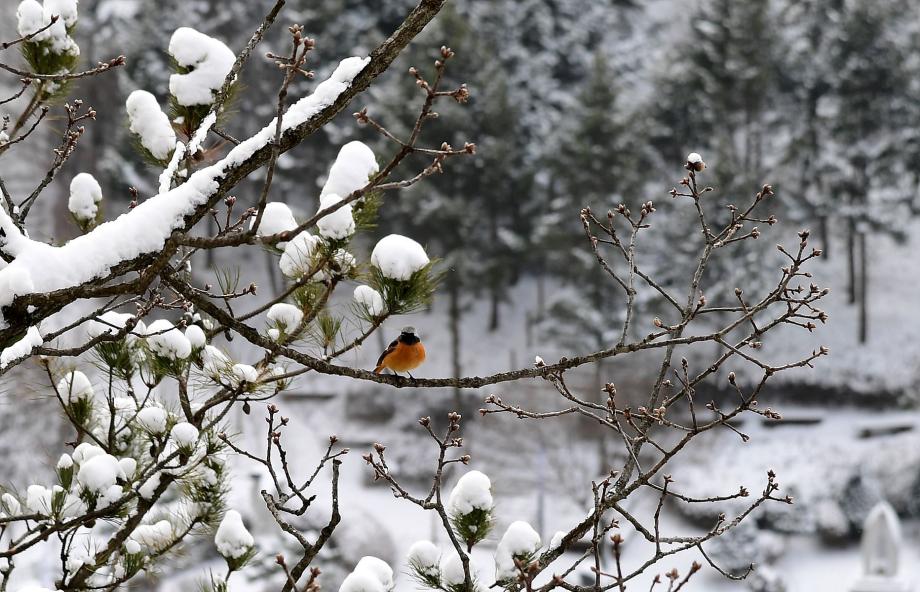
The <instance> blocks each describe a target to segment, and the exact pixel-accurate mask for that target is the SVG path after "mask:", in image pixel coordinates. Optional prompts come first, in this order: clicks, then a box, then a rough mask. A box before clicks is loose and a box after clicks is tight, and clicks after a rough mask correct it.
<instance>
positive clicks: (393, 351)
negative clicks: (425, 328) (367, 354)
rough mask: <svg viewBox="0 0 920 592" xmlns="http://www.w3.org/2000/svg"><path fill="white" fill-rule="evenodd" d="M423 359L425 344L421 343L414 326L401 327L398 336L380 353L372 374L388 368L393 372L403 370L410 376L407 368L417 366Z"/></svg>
mask: <svg viewBox="0 0 920 592" xmlns="http://www.w3.org/2000/svg"><path fill="white" fill-rule="evenodd" d="M424 361H425V346H424V345H422V340H421V339H419V336H418V332H417V331H416V330H415V327H403V328H402V333H400V334H399V337H397V338H396V339H394V340H393V343H391V344H390V345H389V346H388V347H387V348H386V349H385V350H383V353H382V354H380V357H379V358H378V359H377V367H376V368H374V374H380V373H381V372H383V369H384V368H389V369H390V370H392V371H393V372H397V373H398V372H405V373H407V374H409V377H410V378H412V374H410V373H409V370H414V369H415V368H418V367H419V366H420V365H421V363H422V362H424Z"/></svg>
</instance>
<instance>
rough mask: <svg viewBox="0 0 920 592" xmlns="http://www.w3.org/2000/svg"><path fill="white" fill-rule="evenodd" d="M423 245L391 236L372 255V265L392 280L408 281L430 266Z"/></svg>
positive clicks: (378, 244) (381, 241) (379, 243)
mask: <svg viewBox="0 0 920 592" xmlns="http://www.w3.org/2000/svg"><path fill="white" fill-rule="evenodd" d="M428 262H429V259H428V255H427V254H426V253H425V249H424V248H422V245H420V244H418V243H417V242H415V241H414V240H412V239H411V238H409V237H406V236H402V235H400V234H391V235H388V236H385V237H383V238H382V239H380V241H379V242H378V243H377V245H376V246H375V247H374V251H373V252H372V253H371V265H373V266H374V267H376V268H377V269H379V270H380V272H381V273H383V275H385V276H386V277H388V278H390V279H394V280H400V281H406V280H408V279H409V278H411V277H412V274H413V273H415V272H416V271H418V270H420V269H422V268H423V267H425V266H426V265H428Z"/></svg>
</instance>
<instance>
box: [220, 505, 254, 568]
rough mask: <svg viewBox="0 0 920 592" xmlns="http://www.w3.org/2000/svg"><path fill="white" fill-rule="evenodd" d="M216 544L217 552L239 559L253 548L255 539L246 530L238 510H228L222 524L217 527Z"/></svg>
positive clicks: (229, 557)
mask: <svg viewBox="0 0 920 592" xmlns="http://www.w3.org/2000/svg"><path fill="white" fill-rule="evenodd" d="M214 544H215V545H217V552H218V553H220V554H221V555H223V556H224V557H226V558H228V559H239V558H240V557H242V556H243V555H245V554H246V553H248V552H249V550H250V549H252V546H253V545H254V544H255V541H254V540H253V538H252V535H251V534H250V533H249V531H248V530H246V526H245V525H244V524H243V518H242V516H240V513H239V512H237V511H236V510H227V513H226V514H224V519H223V520H221V521H220V526H218V527H217V533H216V534H215V535H214Z"/></svg>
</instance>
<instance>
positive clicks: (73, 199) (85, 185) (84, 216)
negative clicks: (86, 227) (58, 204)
mask: <svg viewBox="0 0 920 592" xmlns="http://www.w3.org/2000/svg"><path fill="white" fill-rule="evenodd" d="M100 201H102V187H100V186H99V181H97V180H96V178H95V177H93V176H92V175H90V174H89V173H80V174H79V175H77V176H75V177H74V178H73V179H72V180H71V181H70V199H69V200H68V202H67V209H68V210H70V213H71V214H73V217H74V218H76V219H77V221H79V222H82V223H86V222H92V221H93V220H95V219H96V215H97V214H98V213H99V202H100Z"/></svg>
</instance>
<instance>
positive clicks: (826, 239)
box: [818, 214, 831, 261]
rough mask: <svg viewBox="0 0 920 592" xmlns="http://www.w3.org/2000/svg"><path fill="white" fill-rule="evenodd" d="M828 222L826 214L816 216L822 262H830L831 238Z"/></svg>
mask: <svg viewBox="0 0 920 592" xmlns="http://www.w3.org/2000/svg"><path fill="white" fill-rule="evenodd" d="M829 226H830V222H829V221H828V216H827V214H821V215H820V216H818V235H819V237H818V238H819V240H820V241H821V250H822V251H823V255H822V256H823V257H824V260H825V261H827V260H830V258H831V236H830V228H828V227H829Z"/></svg>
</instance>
